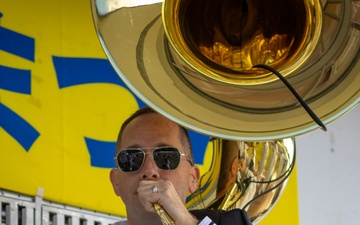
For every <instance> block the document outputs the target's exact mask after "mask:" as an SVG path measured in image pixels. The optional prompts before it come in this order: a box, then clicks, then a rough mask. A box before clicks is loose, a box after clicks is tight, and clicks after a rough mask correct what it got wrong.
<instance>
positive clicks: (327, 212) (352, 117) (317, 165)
mask: <svg viewBox="0 0 360 225" xmlns="http://www.w3.org/2000/svg"><path fill="white" fill-rule="evenodd" d="M327 128H328V131H327V132H324V131H322V130H320V129H319V130H316V131H314V132H311V133H308V134H305V135H302V136H299V137H297V138H296V143H297V157H298V158H297V172H298V173H297V177H298V193H299V196H298V197H299V198H298V199H299V210H300V224H301V225H315V224H316V225H319V224H326V225H348V224H358V223H359V221H360V206H359V205H360V194H359V193H358V192H359V186H360V175H359V170H360V162H359V161H360V143H359V139H360V107H359V106H358V107H356V108H355V109H353V110H352V111H350V112H349V113H347V114H346V115H344V116H343V117H341V118H339V119H338V120H336V121H335V122H333V123H331V124H329V125H328V126H327Z"/></svg>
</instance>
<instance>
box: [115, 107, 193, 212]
mask: <svg viewBox="0 0 360 225" xmlns="http://www.w3.org/2000/svg"><path fill="white" fill-rule="evenodd" d="M161 146H171V147H175V148H177V149H178V150H179V151H180V152H181V153H185V149H184V147H183V145H182V144H181V140H180V129H179V126H178V125H177V124H175V123H174V122H172V121H170V120H168V119H166V118H164V117H162V116H160V115H158V114H155V113H148V114H144V115H141V116H138V117H137V118H135V119H134V120H132V121H131V122H130V123H129V124H128V125H127V126H126V128H125V130H124V131H123V135H122V141H121V146H118V149H120V151H121V150H122V149H125V148H148V147H161ZM144 151H145V152H152V149H145V150H144ZM198 176H199V175H198V170H197V168H196V167H193V166H191V165H190V163H189V162H188V161H187V160H186V158H185V157H181V160H180V164H179V166H178V167H177V168H176V169H175V170H160V169H159V168H158V167H157V166H156V164H155V162H154V160H153V158H152V155H151V154H146V157H145V161H144V164H143V166H142V167H141V168H140V169H139V170H138V171H136V172H132V173H124V172H122V171H120V169H116V170H112V172H111V181H112V183H113V187H114V190H115V193H116V194H117V195H119V196H120V197H121V198H122V200H123V201H124V203H125V205H126V208H127V211H128V213H129V211H131V210H135V211H138V210H142V206H141V205H140V203H139V196H138V194H137V188H138V187H139V182H140V181H141V180H154V181H159V180H168V181H171V182H172V184H173V186H174V187H175V189H176V192H177V193H178V195H179V196H180V198H181V199H182V200H183V202H184V203H185V199H186V197H187V194H188V192H189V191H191V192H193V191H195V189H196V188H197V183H196V184H195V186H194V179H196V180H197V179H198Z"/></svg>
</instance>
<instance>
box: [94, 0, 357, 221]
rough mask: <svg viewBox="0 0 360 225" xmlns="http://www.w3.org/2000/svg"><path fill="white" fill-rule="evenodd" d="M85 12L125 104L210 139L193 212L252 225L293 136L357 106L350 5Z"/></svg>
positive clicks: (275, 187)
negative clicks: (228, 214)
mask: <svg viewBox="0 0 360 225" xmlns="http://www.w3.org/2000/svg"><path fill="white" fill-rule="evenodd" d="M91 3H92V12H93V19H94V24H95V27H96V31H97V33H98V36H99V39H100V42H101V44H102V46H103V48H104V50H105V52H106V54H107V57H108V58H109V60H110V62H111V63H112V65H113V67H114V69H115V70H116V72H117V73H118V75H119V76H120V78H121V79H122V80H123V81H124V82H125V84H127V85H128V87H129V88H130V89H131V90H132V91H133V93H134V94H136V95H137V96H138V97H139V98H140V99H142V100H143V101H144V102H145V103H146V104H147V105H149V106H150V107H152V108H153V109H155V110H156V111H158V112H159V113H161V114H163V115H164V116H166V117H168V118H169V119H171V120H173V121H175V122H177V123H179V124H181V125H182V126H185V127H187V128H189V129H191V130H194V131H196V132H199V133H202V134H205V135H208V136H210V137H213V138H214V140H213V141H212V143H213V146H214V148H213V163H212V168H211V169H210V170H209V172H208V173H206V174H204V175H203V176H202V180H201V186H200V189H199V191H198V192H197V193H194V194H193V195H191V196H189V198H188V203H187V206H188V208H189V209H197V208H210V207H212V208H219V209H224V210H227V209H231V208H234V207H237V208H245V209H246V210H247V212H248V214H249V215H250V217H251V219H252V221H253V223H257V222H258V221H259V220H260V219H261V218H263V216H264V215H265V214H266V213H267V212H268V211H269V210H270V209H271V207H272V206H273V205H274V204H275V202H276V200H277V199H278V197H279V196H280V194H281V192H282V190H283V188H284V186H285V184H286V180H287V177H288V176H289V174H290V172H291V169H292V168H293V166H294V162H295V153H294V151H295V141H294V137H296V136H297V135H301V134H304V133H306V132H310V131H312V130H314V129H317V128H318V127H319V122H318V121H316V120H314V115H313V116H309V115H312V114H311V113H312V112H314V113H313V114H315V113H316V114H315V118H318V119H319V120H320V122H321V123H322V122H323V123H324V124H328V123H330V122H332V121H334V120H335V119H337V118H338V117H340V116H341V115H343V114H344V113H346V112H347V111H349V110H350V109H351V108H353V107H355V106H356V105H357V104H358V103H359V101H360V91H359V90H360V86H359V84H360V76H359V71H360V62H359V57H360V51H359V49H360V14H359V12H360V4H359V2H358V1H357V0H342V1H341V0H340V1H331V2H328V1H320V0H291V1H290V0H261V1H260V0H226V1H224V0H164V1H162V0H133V1H126V0H91ZM267 68H271V69H272V70H269V69H267ZM274 71H276V72H274ZM279 74H280V75H279ZM285 84H286V85H285ZM292 89H293V90H292ZM293 94H294V95H295V97H296V98H295V97H294V95H293ZM299 101H300V103H301V104H299ZM305 106H306V107H305ZM304 109H306V110H307V111H305V110H304ZM309 110H310V112H311V113H309ZM312 110H313V111H312ZM306 112H308V113H306ZM224 165H227V167H226V166H225V167H226V168H232V166H233V165H234V168H235V170H234V171H232V172H233V173H232V172H231V170H229V169H226V170H225V171H223V170H222V169H223V168H225V167H224ZM229 171H230V172H229ZM223 173H225V175H224V174H223ZM209 177H212V179H209ZM226 177H228V180H226V179H225V178H226ZM215 178H216V179H215ZM224 179H225V180H224ZM209 182H210V183H209ZM204 184H206V185H204ZM203 187H207V188H206V189H204V188H203ZM264 193H269V194H267V195H264Z"/></svg>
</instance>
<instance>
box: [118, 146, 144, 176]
mask: <svg viewBox="0 0 360 225" xmlns="http://www.w3.org/2000/svg"><path fill="white" fill-rule="evenodd" d="M117 161H118V165H119V167H120V169H121V170H122V171H124V172H134V171H137V170H139V169H140V167H141V166H142V164H143V161H144V152H142V151H141V150H123V151H121V152H120V153H119V154H118V156H117Z"/></svg>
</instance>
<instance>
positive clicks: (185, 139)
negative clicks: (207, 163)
mask: <svg viewBox="0 0 360 225" xmlns="http://www.w3.org/2000/svg"><path fill="white" fill-rule="evenodd" d="M148 113H155V114H158V115H160V114H159V113H158V112H156V111H155V110H153V109H152V108H150V107H147V106H146V107H143V108H140V109H138V110H137V111H135V112H134V113H133V114H132V115H131V116H130V117H129V118H127V119H126V120H125V121H124V123H123V124H122V125H121V128H120V132H119V134H118V138H117V142H116V153H117V152H118V147H119V146H120V145H121V140H122V135H123V132H124V130H125V128H126V126H127V125H128V124H129V123H130V122H131V121H132V120H134V119H135V118H137V117H138V116H141V115H145V114H148ZM176 124H177V123H176ZM177 125H178V127H179V130H180V137H179V138H180V141H181V144H182V146H183V147H184V149H185V153H186V155H187V159H188V160H189V162H190V163H191V165H194V156H193V151H192V146H191V141H190V136H189V132H188V130H187V129H186V128H185V127H183V126H181V125H179V124H177Z"/></svg>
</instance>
